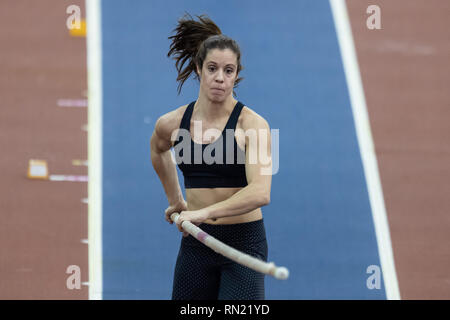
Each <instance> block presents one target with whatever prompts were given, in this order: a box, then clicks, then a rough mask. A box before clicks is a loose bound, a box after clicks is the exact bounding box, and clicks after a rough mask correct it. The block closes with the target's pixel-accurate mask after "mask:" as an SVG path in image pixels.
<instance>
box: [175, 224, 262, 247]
mask: <svg viewBox="0 0 450 320" xmlns="http://www.w3.org/2000/svg"><path fill="white" fill-rule="evenodd" d="M198 227H199V228H200V229H202V230H203V231H204V232H206V233H207V234H209V235H210V236H213V237H214V238H216V239H217V240H220V241H222V242H223V243H225V244H228V245H233V244H241V243H256V242H260V241H264V240H266V230H265V227H264V219H260V220H256V221H252V222H244V223H236V224H207V223H202V224H200V225H199V226H198ZM182 241H183V243H184V244H186V245H201V246H203V245H204V244H202V243H201V242H200V241H198V240H197V239H195V238H194V237H192V236H189V237H186V238H183V240H182Z"/></svg>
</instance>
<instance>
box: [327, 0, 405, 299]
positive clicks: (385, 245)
mask: <svg viewBox="0 0 450 320" xmlns="http://www.w3.org/2000/svg"><path fill="white" fill-rule="evenodd" d="M330 5H331V9H332V10H331V11H332V13H333V17H334V23H335V27H336V32H337V37H338V41H339V47H340V50H341V56H342V60H343V64H344V71H345V75H346V78H347V84H348V89H349V95H350V102H351V106H352V111H353V118H354V120H355V128H356V135H357V137H358V143H359V149H360V152H361V159H362V163H363V167H364V173H365V177H366V182H367V188H368V192H369V200H370V205H371V207H372V217H373V221H374V226H375V234H376V237H377V244H378V253H379V256H380V263H381V269H382V272H383V279H384V286H385V288H386V297H387V299H389V300H399V299H400V291H399V287H398V281H397V275H396V271H395V263H394V255H393V252H392V244H391V237H390V234H389V224H388V220H387V214H386V207H385V204H384V198H383V190H382V188H381V182H380V176H379V171H378V164H377V158H376V154H375V149H374V144H373V139H372V133H371V129H370V122H369V116H368V113H367V106H366V100H365V97H364V90H363V85H362V80H361V76H360V71H359V66H358V61H357V57H356V52H355V45H354V42H353V36H352V31H351V27H350V21H349V17H348V13H347V7H346V4H345V1H344V0H330Z"/></svg>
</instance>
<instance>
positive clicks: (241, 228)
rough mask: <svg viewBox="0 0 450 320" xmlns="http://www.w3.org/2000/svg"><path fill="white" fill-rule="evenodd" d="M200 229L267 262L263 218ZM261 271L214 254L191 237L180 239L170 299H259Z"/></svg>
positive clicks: (261, 294) (202, 226)
mask: <svg viewBox="0 0 450 320" xmlns="http://www.w3.org/2000/svg"><path fill="white" fill-rule="evenodd" d="M199 227H200V228H201V229H202V230H203V231H205V232H206V233H208V234H210V235H211V236H213V237H214V238H216V239H218V240H220V241H222V242H223V243H225V244H228V245H229V246H231V247H233V248H235V249H237V250H239V251H242V252H244V253H247V254H249V255H251V256H254V257H257V258H259V259H261V260H264V261H267V253H268V252H267V251H268V250H267V241H266V233H265V228H264V222H263V220H257V221H253V222H246V223H239V224H229V225H211V224H205V223H203V224H201V225H200V226H199ZM264 298H265V293H264V274H262V273H259V272H256V271H253V270H251V269H249V268H247V267H244V266H242V265H240V264H238V263H236V262H233V261H231V260H230V259H228V258H226V257H224V256H222V255H220V254H218V253H216V252H215V251H213V250H212V249H211V248H209V247H207V246H205V245H204V244H203V243H201V242H200V241H198V240H197V239H195V238H194V237H192V236H188V237H186V238H182V240H181V245H180V250H179V253H178V258H177V262H176V265H175V273H174V279H173V291H172V300H217V299H218V300H263V299H264Z"/></svg>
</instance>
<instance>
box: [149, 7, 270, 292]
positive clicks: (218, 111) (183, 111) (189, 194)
mask: <svg viewBox="0 0 450 320" xmlns="http://www.w3.org/2000/svg"><path fill="white" fill-rule="evenodd" d="M197 17H198V18H199V20H198V21H196V20H194V19H193V18H192V17H191V16H190V15H186V16H185V17H183V18H181V19H180V20H179V21H178V26H177V28H176V29H175V30H174V31H176V34H175V35H173V36H171V37H169V39H171V40H172V43H171V46H170V51H169V53H168V56H169V57H170V56H174V59H175V60H176V68H177V70H178V78H177V81H180V83H179V86H178V93H179V92H180V90H181V87H182V85H183V83H184V81H186V79H187V78H188V77H189V76H190V75H191V74H192V73H194V76H195V78H197V79H198V80H199V81H200V90H199V94H198V98H197V100H195V101H193V102H191V103H189V104H187V105H183V106H181V107H179V108H177V109H175V110H173V111H171V112H168V113H166V114H164V115H163V116H161V117H160V118H159V119H158V120H157V122H156V124H155V129H154V132H153V135H152V138H151V159H152V164H153V167H154V169H155V171H156V172H157V174H158V176H159V178H160V180H161V183H162V185H163V187H164V190H165V193H166V195H167V199H168V201H169V207H168V208H167V209H166V211H165V218H166V220H167V221H168V222H169V223H172V221H171V219H170V215H171V214H172V213H174V212H178V213H180V218H179V220H178V222H177V227H178V229H179V230H180V231H181V232H183V230H182V228H181V224H182V222H183V221H190V222H192V223H194V224H196V225H199V226H200V228H201V229H203V230H204V231H205V232H207V233H208V234H210V235H212V236H213V237H215V238H217V239H218V240H220V241H222V242H224V243H226V244H228V245H230V246H232V247H234V248H236V249H238V250H240V251H243V252H245V253H247V254H250V255H252V256H255V257H257V258H260V259H262V260H264V261H267V242H266V236H265V229H264V222H263V217H262V212H261V207H262V206H265V205H267V204H269V202H270V187H271V174H267V173H264V172H267V168H269V169H270V168H271V165H272V163H271V156H270V129H269V125H268V123H267V121H266V120H265V119H264V118H262V117H261V116H260V115H258V114H257V113H256V112H254V111H253V110H251V109H250V108H249V107H247V106H244V105H243V103H241V102H240V101H238V100H236V99H234V98H233V94H234V91H233V89H234V88H235V87H236V86H237V84H238V83H239V82H240V81H241V80H242V78H238V76H239V72H240V71H241V70H242V65H241V53H240V49H239V46H238V44H237V43H236V42H235V41H234V40H232V39H231V38H229V37H227V36H225V35H223V34H222V33H221V31H220V29H219V27H217V25H216V24H215V23H214V22H213V21H211V20H210V19H209V18H208V17H207V16H205V15H201V16H197ZM186 62H187V66H186V67H185V68H184V69H183V65H184V64H185V63H186ZM199 125H200V127H201V128H200V130H199V129H198V128H199ZM181 130H184V132H185V133H187V135H186V134H184V135H180V132H181ZM211 132H215V133H214V134H211ZM225 132H226V133H227V134H225ZM230 132H231V133H232V134H231V135H229V133H230ZM252 133H255V134H252ZM174 137H175V139H174ZM255 137H256V138H255ZM181 138H183V139H181ZM252 139H253V140H252ZM255 139H256V140H255ZM252 141H253V142H254V143H253V142H252ZM180 146H182V147H181V148H180ZM225 146H233V147H234V148H231V149H230V148H228V147H225ZM172 147H174V149H175V150H176V152H175V153H176V156H177V163H178V165H179V168H180V170H181V171H182V172H183V175H184V183H185V190H186V201H185V200H184V199H183V194H182V192H181V189H180V185H179V182H178V176H177V170H176V167H175V163H174V161H173V159H172V155H171V152H170V149H171V148H172ZM213 147H214V148H213ZM220 147H222V149H221V148H220ZM260 149H261V150H260ZM199 150H200V156H201V159H200V162H198V161H196V160H198V158H195V157H197V156H198V154H199V153H198V151H199ZM196 151H197V153H196ZM233 151H234V152H233ZM261 152H264V153H265V155H266V161H264V162H263V161H259V155H261V154H262V153H261ZM194 154H196V155H194ZM205 154H208V155H210V156H212V157H214V159H215V162H214V163H211V161H205ZM255 155H256V156H255ZM180 157H184V158H183V159H184V160H185V161H181V162H180V161H179V160H180ZM267 158H268V159H269V162H267ZM239 159H241V160H242V159H243V161H239ZM186 160H187V161H186ZM217 160H218V161H217ZM222 160H223V161H222ZM229 160H232V161H229ZM264 169H265V170H266V171H264ZM200 224H201V225H200ZM264 298H265V292H264V275H263V274H261V273H258V272H255V271H253V270H251V269H249V268H247V267H244V266H242V265H239V264H237V263H235V262H233V261H231V260H229V259H227V258H225V257H223V256H220V255H219V254H217V253H216V252H214V251H213V250H211V249H210V248H208V247H206V246H205V245H203V244H202V243H201V242H199V241H198V240H196V239H195V238H193V237H192V236H189V235H188V234H187V233H183V238H182V240H181V246H180V251H179V254H178V258H177V262H176V266H175V273H174V281H173V292H172V299H183V300H193V299H201V300H206V299H207V300H210V299H226V300H230V299H242V300H249V299H264Z"/></svg>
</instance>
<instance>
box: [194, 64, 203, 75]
mask: <svg viewBox="0 0 450 320" xmlns="http://www.w3.org/2000/svg"><path fill="white" fill-rule="evenodd" d="M195 68H196V70H197V76H198V77H199V78H200V76H201V74H202V71H201V70H200V68H199V67H198V65H197V64H196V65H195Z"/></svg>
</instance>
